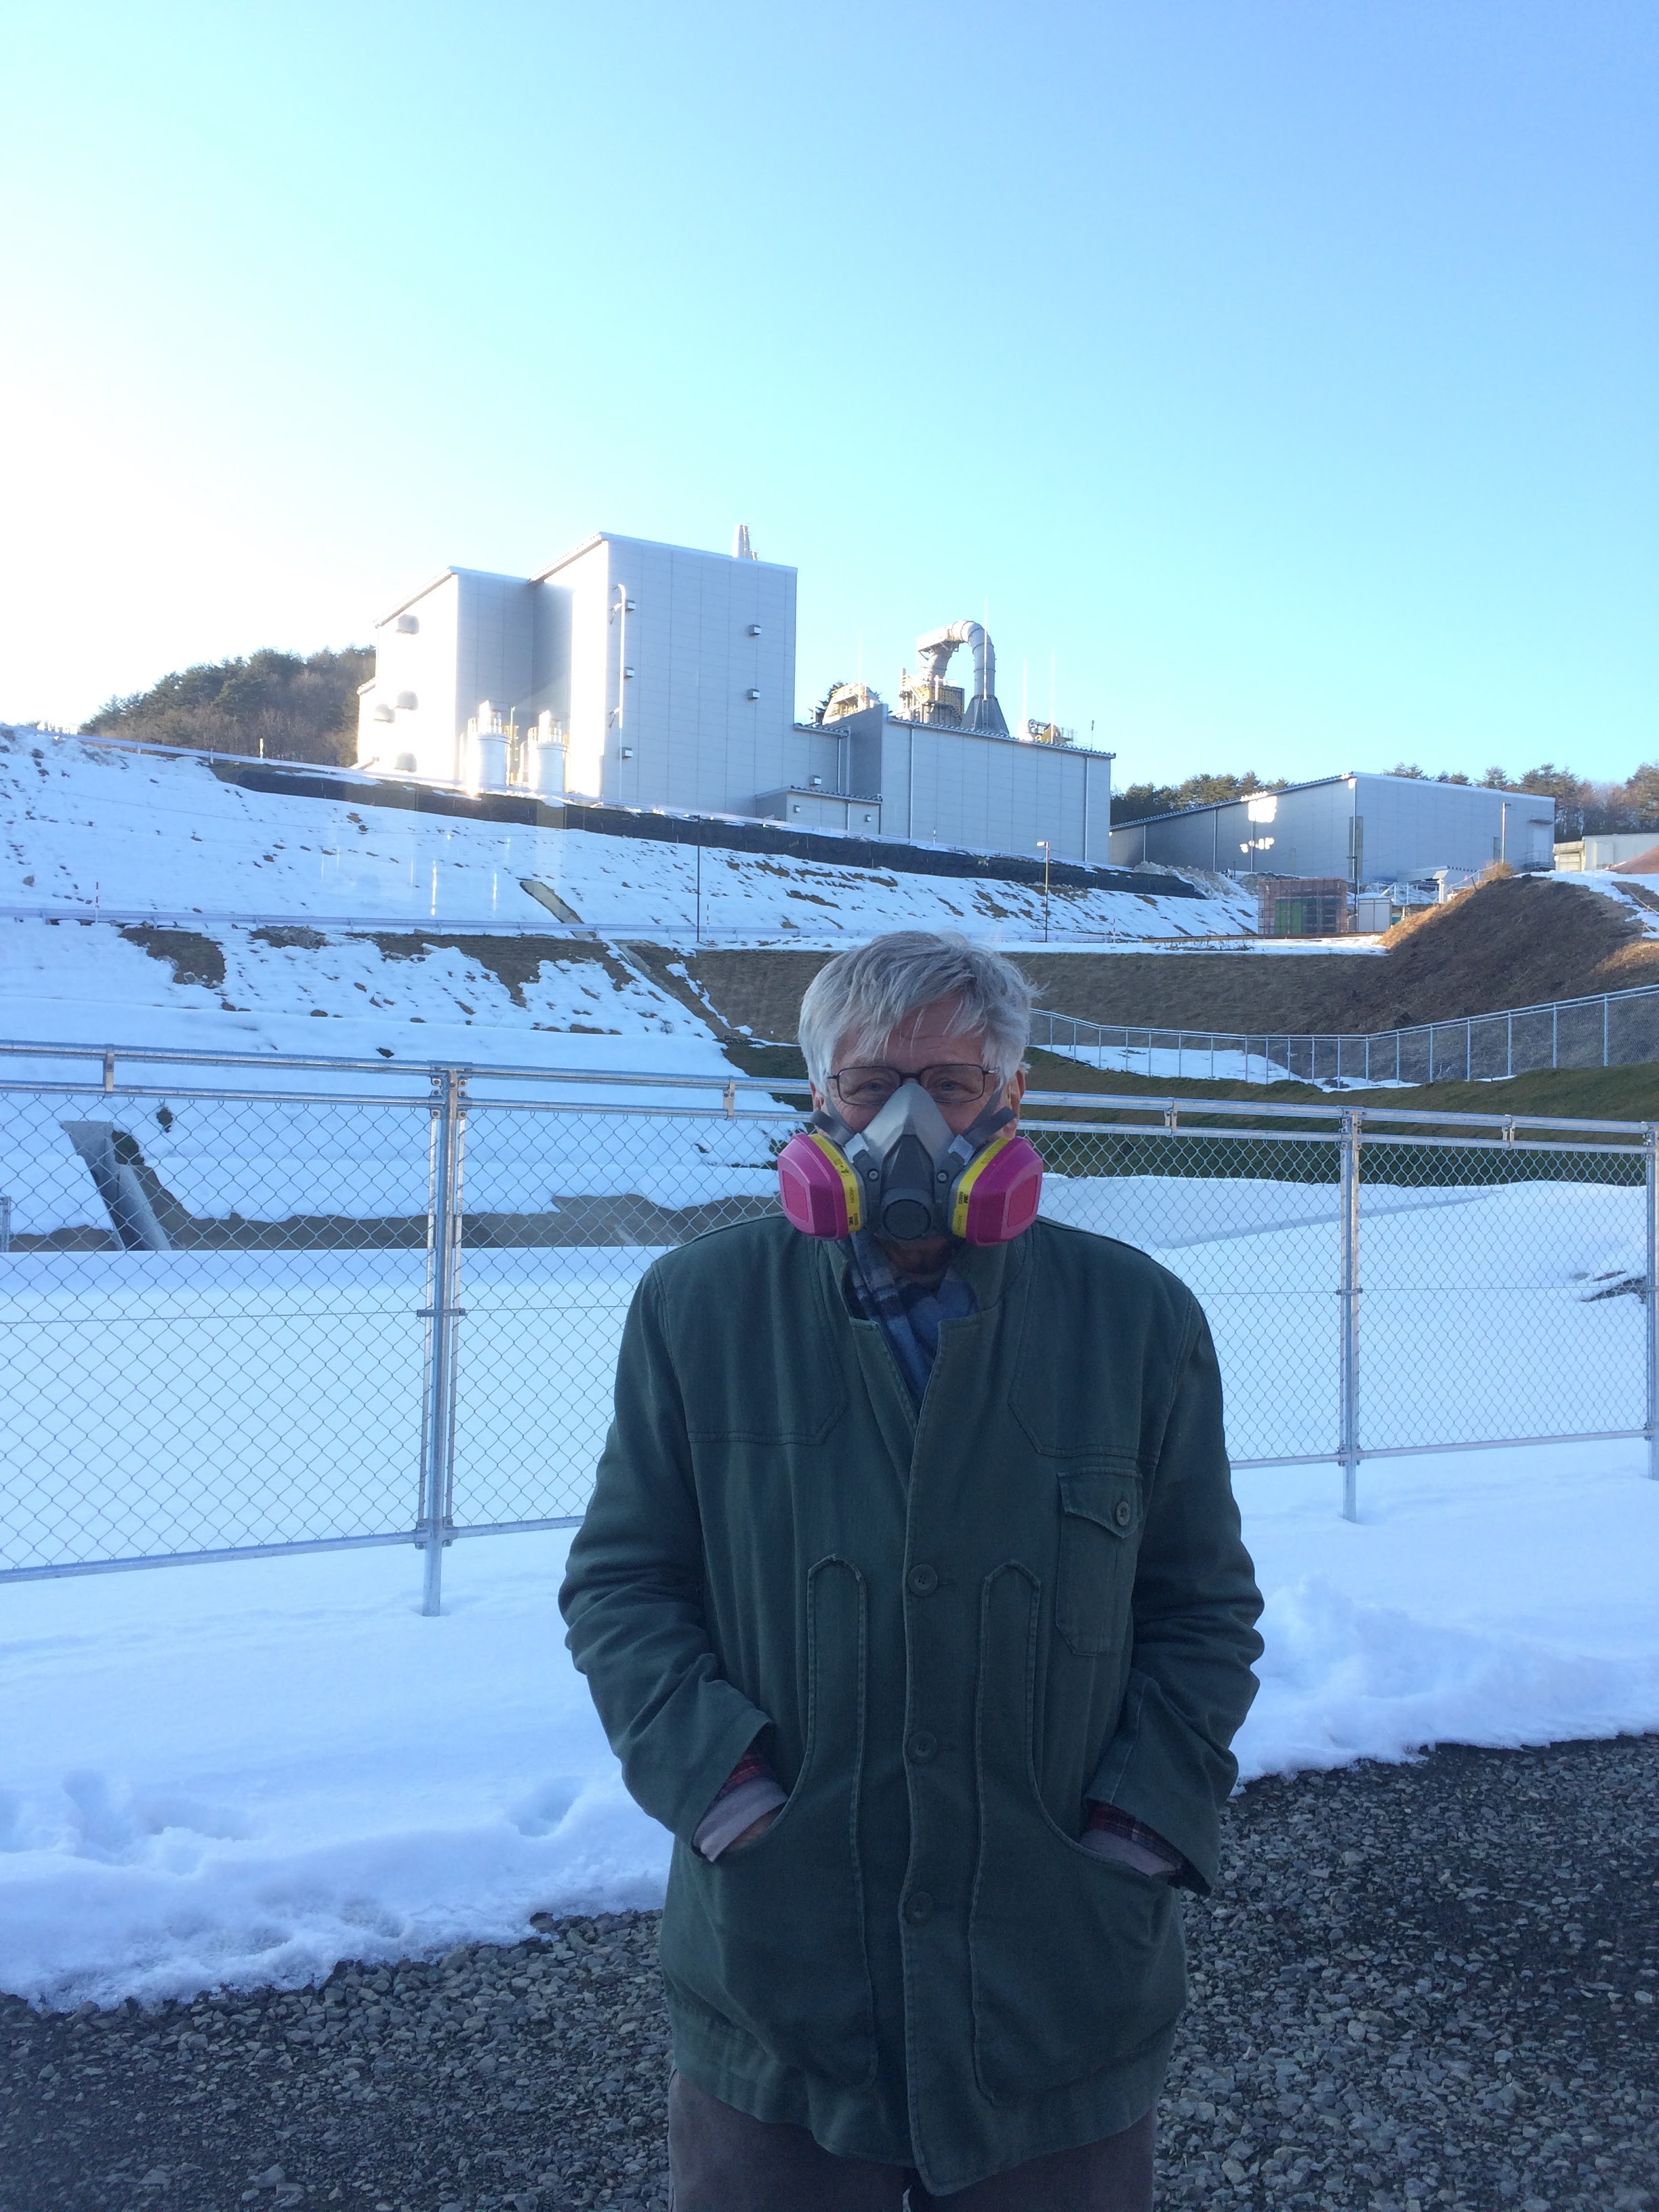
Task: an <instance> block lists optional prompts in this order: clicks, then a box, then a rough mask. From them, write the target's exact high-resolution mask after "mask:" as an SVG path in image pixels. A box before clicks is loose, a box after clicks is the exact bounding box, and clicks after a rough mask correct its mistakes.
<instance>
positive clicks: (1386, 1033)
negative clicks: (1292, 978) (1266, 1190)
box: [1031, 983, 1659, 1085]
mask: <svg viewBox="0 0 1659 2212" xmlns="http://www.w3.org/2000/svg"><path fill="white" fill-rule="evenodd" d="M1031 1042H1032V1043H1033V1044H1036V1045H1042V1046H1045V1047H1046V1048H1048V1050H1049V1051H1051V1052H1060V1053H1066V1054H1069V1055H1070V1056H1071V1057H1072V1058H1073V1060H1083V1061H1085V1063H1086V1064H1087V1065H1088V1066H1091V1067H1094V1068H1097V1069H1100V1070H1105V1069H1108V1068H1109V1069H1111V1070H1113V1071H1114V1072H1115V1073H1118V1074H1120V1075H1127V1074H1135V1075H1146V1076H1152V1077H1153V1078H1155V1079H1158V1080H1159V1081H1162V1082H1164V1083H1167V1082H1169V1080H1170V1078H1171V1077H1174V1078H1175V1079H1176V1080H1177V1081H1179V1080H1181V1079H1183V1078H1193V1077H1195V1078H1197V1079H1199V1080H1200V1082H1204V1081H1209V1082H1213V1081H1215V1080H1216V1079H1218V1078H1225V1079H1227V1080H1229V1081H1231V1082H1234V1083H1283V1082H1285V1081H1286V1080H1287V1079H1294V1080H1295V1081H1297V1082H1300V1083H1329V1084H1334V1085H1342V1084H1355V1085H1369V1084H1418V1083H1477V1082H1484V1081H1487V1080H1491V1079H1496V1078H1498V1077H1499V1076H1504V1077H1508V1076H1512V1075H1531V1074H1534V1073H1538V1072H1539V1071H1540V1070H1541V1069H1544V1068H1550V1067H1630V1066H1635V1065H1636V1064H1637V1063H1638V1062H1639V1061H1643V1060H1656V1059H1659V985H1656V984H1652V983H1641V984H1637V985H1636V986H1634V987H1632V989H1630V990H1628V991H1604V992H1601V993H1600V994H1598V995H1596V996H1595V997H1594V998H1588V999H1559V1000H1553V1001H1550V1002H1548V1003H1547V1004H1545V1005H1543V1006H1515V1007H1511V1008H1509V1009H1507V1010H1506V1011H1505V1012H1501V1013H1496V1014H1468V1015H1462V1016H1460V1017H1459V1018H1457V1019H1456V1020H1455V1021H1443V1022H1423V1023H1419V1024H1417V1025H1416V1026H1415V1027H1414V1028H1412V1029H1403V1030H1372V1031H1370V1033H1369V1034H1368V1033H1367V1032H1365V1031H1364V1030H1352V1031H1348V1032H1346V1033H1340V1032H1335V1031H1331V1032H1326V1033H1320V1034H1313V1035H1308V1036H1293V1035H1290V1036H1287V1035H1286V1034H1285V1032H1284V1031H1282V1030H1280V1031H1279V1032H1277V1033H1262V1032H1257V1033H1256V1034H1255V1035H1250V1036H1247V1035H1245V1034H1244V1033H1243V1031H1230V1032H1229V1031H1221V1030H1156V1029H1145V1028H1142V1029H1125V1028H1124V1027H1122V1026H1121V1024H1116V1025H1111V1024H1102V1023H1100V1022H1088V1021H1083V1020H1080V1019H1079V1018H1077V1017H1075V1016H1073V1015H1072V1014H1057V1013H1051V1012H1048V1010H1047V1009H1046V1008H1044V1009H1039V1011H1038V1012H1036V1014H1035V1015H1034V1017H1033V1018H1032V1029H1031Z"/></svg>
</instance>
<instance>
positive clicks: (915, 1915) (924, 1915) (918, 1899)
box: [904, 1889, 933, 1928]
mask: <svg viewBox="0 0 1659 2212" xmlns="http://www.w3.org/2000/svg"><path fill="white" fill-rule="evenodd" d="M904 1917H905V1918H906V1919H907V1920H908V1922H909V1923H910V1925H911V1926H912V1927H913V1928H920V1927H921V1923H922V1922H923V1921H924V1920H931V1919H932V1918H933V1899H932V1898H931V1897H929V1896H928V1894H927V1891H926V1890H925V1889H916V1890H912V1891H911V1893H910V1894H909V1896H908V1897H907V1898H906V1899H905V1900H904Z"/></svg>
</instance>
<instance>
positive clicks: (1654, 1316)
mask: <svg viewBox="0 0 1659 2212" xmlns="http://www.w3.org/2000/svg"><path fill="white" fill-rule="evenodd" d="M1647 1156H1648V1157H1647V1190H1646V1193H1645V1196H1646V1199H1647V1205H1646V1207H1645V1212H1646V1214H1647V1232H1648V1235H1647V1245H1648V1251H1647V1263H1648V1279H1647V1285H1646V1288H1645V1291H1644V1294H1643V1307H1644V1320H1645V1322H1646V1323H1647V1326H1646V1328H1644V1330H1643V1332H1642V1336H1643V1348H1644V1352H1645V1355H1646V1364H1647V1413H1646V1419H1645V1422H1644V1428H1643V1434H1644V1436H1645V1437H1647V1440H1648V1474H1649V1477H1650V1480H1653V1481H1655V1482H1659V1121H1650V1122H1649V1123H1648V1124H1647Z"/></svg>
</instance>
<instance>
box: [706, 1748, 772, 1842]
mask: <svg viewBox="0 0 1659 2212" xmlns="http://www.w3.org/2000/svg"><path fill="white" fill-rule="evenodd" d="M785 1795H786V1793H785V1790H784V1788H783V1785H782V1784H781V1782H780V1781H779V1780H778V1778H777V1776H776V1775H775V1774H774V1773H773V1771H772V1769H771V1766H770V1765H769V1763H768V1762H767V1761H766V1760H765V1759H763V1758H762V1757H761V1755H760V1753H758V1752H757V1751H754V1750H749V1751H746V1752H744V1755H743V1757H742V1758H741V1759H739V1760H738V1763H737V1765H735V1766H734V1767H733V1768H732V1771H731V1772H730V1773H729V1774H728V1775H727V1776H726V1779H725V1781H724V1782H722V1783H721V1784H720V1788H719V1789H718V1790H716V1791H715V1793H714V1803H713V1804H712V1805H711V1806H710V1807H709V1808H708V1811H707V1812H706V1813H705V1814H703V1816H702V1820H699V1821H698V1823H697V1826H696V1831H695V1832H694V1833H693V1835H692V1838H691V1848H692V1849H693V1850H696V1851H701V1852H702V1856H703V1857H704V1858H706V1859H717V1858H718V1857H720V1853H721V1852H722V1851H723V1850H726V1848H727V1846H728V1845H729V1844H734V1843H735V1842H736V1841H737V1839H738V1837H739V1836H740V1835H741V1834H742V1833H743V1832H744V1829H745V1828H747V1827H749V1826H750V1825H751V1824H752V1823H753V1822H754V1821H756V1820H759V1819H760V1817H761V1815H762V1814H763V1813H770V1812H772V1811H773V1810H774V1809H775V1808H776V1807H777V1806H779V1805H781V1804H782V1803H783V1802H784V1797H785Z"/></svg>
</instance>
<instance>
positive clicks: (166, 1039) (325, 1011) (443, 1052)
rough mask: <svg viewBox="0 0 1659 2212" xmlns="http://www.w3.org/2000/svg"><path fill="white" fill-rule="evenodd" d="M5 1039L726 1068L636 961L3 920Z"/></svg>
mask: <svg viewBox="0 0 1659 2212" xmlns="http://www.w3.org/2000/svg"><path fill="white" fill-rule="evenodd" d="M0 1036H3V1037H8V1038H11V1039H15V1040H19V1041H22V1042H54V1043H63V1044H90V1045H125V1047H127V1048H129V1049H131V1050H137V1049H139V1048H156V1047H166V1048H176V1049H180V1050H185V1051H191V1050H195V1051H203V1052H215V1051H222V1052H232V1053H245V1052H282V1053H303V1054H327V1055H329V1056H330V1057H332V1058H347V1059H356V1060H370V1059H376V1058H378V1059H381V1060H422V1061H425V1060H464V1061H486V1062H487V1061H495V1062H500V1063H503V1064H511V1065H515V1066H543V1065H551V1064H553V1063H555V1062H557V1063H559V1064H562V1065H564V1066H570V1065H572V1064H573V1063H574V1064H575V1065H578V1066H588V1067H603V1068H611V1069H621V1070H635V1069H637V1070H641V1071H649V1070H651V1069H653V1068H656V1067H659V1066H661V1064H662V1057H663V1044H664V1041H665V1040H669V1039H671V1040H672V1047H671V1050H672V1056H673V1061H674V1065H675V1066H676V1068H678V1069H682V1070H684V1071H686V1072H688V1073H703V1072H711V1071H714V1070H720V1069H724V1068H725V1066H726V1060H725V1058H724V1055H723V1054H721V1052H720V1048H719V1047H718V1045H717V1044H716V1043H715V1042H714V1036H713V1034H712V1033H711V1031H710V1030H709V1028H708V1024H706V1023H705V1022H704V1021H703V1020H702V1018H700V1017H699V1016H698V1015H697V1013H696V1012H693V1011H689V1010H688V1009H687V1007H685V1006H682V1005H681V1004H680V1003H679V1002H678V1000H675V999H672V998H671V997H669V995H668V994H666V992H665V991H664V990H662V989H661V988H660V987H659V985H657V984H656V983H654V982H653V981H652V980H651V978H650V977H649V976H648V975H645V974H643V973H642V972H641V970H640V969H638V968H637V967H635V966H634V965H633V964H631V963H630V962H629V959H628V957H627V956H626V954H625V953H621V952H618V951H615V950H613V949H611V947H609V946H606V945H597V944H593V943H591V942H584V941H582V940H581V939H571V938H568V937H565V938H544V937H529V938H526V937H520V936H513V935H507V934H501V935H480V936H476V937H470V936H468V935H467V934H466V933H465V931H459V932H456V931H445V930H443V929H441V928H439V929H437V930H432V929H430V928H428V931H427V932H426V933H424V934H420V933H412V932H406V931H396V932H393V931H391V930H381V931H377V932H374V933H366V934H361V935H352V934H348V933H342V932H339V931H325V930H320V929H317V928H315V927H311V926H309V925H307V924H298V925H290V926H283V925H281V924H276V925H265V926H261V927H227V926H224V925H215V926H214V927H211V928H203V929H197V930H180V929H166V928H148V927H143V925H137V926H134V925H130V924H129V925H125V926H117V925H116V924H113V923H111V922H94V921H61V922H59V921H42V920H40V919H29V920H18V919H15V918H14V919H11V920H7V919H5V918H4V917H3V916H0ZM14 1072H17V1071H14ZM57 1072H58V1073H62V1071H61V1070H58V1071H57Z"/></svg>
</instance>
